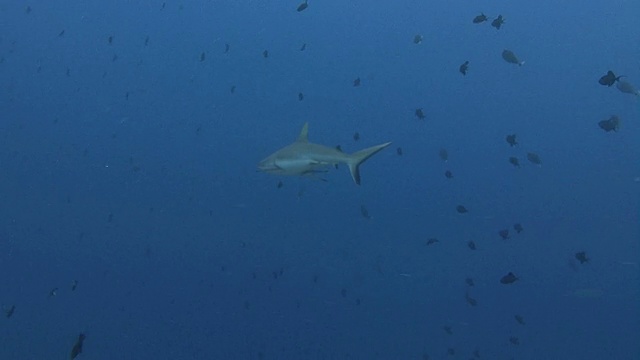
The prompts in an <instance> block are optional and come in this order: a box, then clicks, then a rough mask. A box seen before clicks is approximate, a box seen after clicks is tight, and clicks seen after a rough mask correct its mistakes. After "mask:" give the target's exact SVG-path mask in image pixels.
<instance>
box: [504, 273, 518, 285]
mask: <svg viewBox="0 0 640 360" xmlns="http://www.w3.org/2000/svg"><path fill="white" fill-rule="evenodd" d="M516 281H518V277H517V276H515V275H514V274H513V273H512V272H509V273H508V274H507V275H505V276H503V277H502V278H501V279H500V283H501V284H505V285H508V284H513V283H514V282H516Z"/></svg>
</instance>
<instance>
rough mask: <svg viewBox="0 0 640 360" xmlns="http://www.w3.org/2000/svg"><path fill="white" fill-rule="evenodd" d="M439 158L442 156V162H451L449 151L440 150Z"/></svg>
mask: <svg viewBox="0 0 640 360" xmlns="http://www.w3.org/2000/svg"><path fill="white" fill-rule="evenodd" d="M438 156H440V159H442V161H445V162H446V161H447V160H449V152H448V151H447V149H444V148H442V149H440V150H439V151H438Z"/></svg>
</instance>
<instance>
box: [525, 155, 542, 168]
mask: <svg viewBox="0 0 640 360" xmlns="http://www.w3.org/2000/svg"><path fill="white" fill-rule="evenodd" d="M527 160H529V161H531V162H532V163H534V164H536V165H542V160H540V156H539V155H538V154H536V153H532V152H530V153H527Z"/></svg>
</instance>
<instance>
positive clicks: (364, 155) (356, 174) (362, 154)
mask: <svg viewBox="0 0 640 360" xmlns="http://www.w3.org/2000/svg"><path fill="white" fill-rule="evenodd" d="M389 145H391V143H390V142H388V143H384V144H380V145H376V146H372V147H370V148H366V149H364V150H360V151H358V152H355V153H353V154H351V155H349V160H348V161H347V165H348V166H349V171H350V172H351V177H352V178H353V182H355V183H356V184H357V185H360V169H359V167H360V165H362V163H363V162H365V161H367V159H368V158H370V157H372V156H373V155H375V154H376V153H377V152H378V151H380V150H382V149H384V148H386V147H387V146H389Z"/></svg>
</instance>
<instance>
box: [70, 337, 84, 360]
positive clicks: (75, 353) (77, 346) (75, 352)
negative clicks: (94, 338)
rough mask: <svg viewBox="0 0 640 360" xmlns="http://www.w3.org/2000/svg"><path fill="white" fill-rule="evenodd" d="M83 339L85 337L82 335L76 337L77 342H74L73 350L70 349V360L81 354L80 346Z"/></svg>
mask: <svg viewBox="0 0 640 360" xmlns="http://www.w3.org/2000/svg"><path fill="white" fill-rule="evenodd" d="M85 337H86V336H85V335H84V334H80V335H78V340H76V343H75V344H73V348H71V356H70V359H71V360H73V359H75V358H76V356H78V355H79V354H81V353H82V345H83V343H84V339H85Z"/></svg>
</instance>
